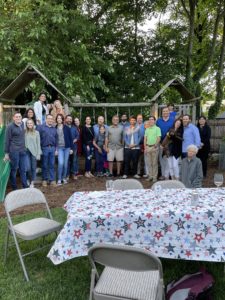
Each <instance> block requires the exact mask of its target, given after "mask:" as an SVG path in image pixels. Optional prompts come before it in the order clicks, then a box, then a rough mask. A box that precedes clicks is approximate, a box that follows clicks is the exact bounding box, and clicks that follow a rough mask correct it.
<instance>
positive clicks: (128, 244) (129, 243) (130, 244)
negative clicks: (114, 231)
mask: <svg viewBox="0 0 225 300" xmlns="http://www.w3.org/2000/svg"><path fill="white" fill-rule="evenodd" d="M125 245H127V246H133V245H134V244H133V243H131V241H130V240H129V242H128V243H125Z"/></svg>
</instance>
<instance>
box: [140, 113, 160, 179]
mask: <svg viewBox="0 0 225 300" xmlns="http://www.w3.org/2000/svg"><path fill="white" fill-rule="evenodd" d="M155 121H156V119H155V117H154V116H150V117H149V127H148V128H147V129H146V130H145V137H144V149H145V153H146V163H147V169H148V172H149V173H148V179H147V180H149V181H151V180H152V181H153V182H156V181H157V176H158V156H159V142H160V139H161V130H160V128H159V127H158V126H156V125H155Z"/></svg>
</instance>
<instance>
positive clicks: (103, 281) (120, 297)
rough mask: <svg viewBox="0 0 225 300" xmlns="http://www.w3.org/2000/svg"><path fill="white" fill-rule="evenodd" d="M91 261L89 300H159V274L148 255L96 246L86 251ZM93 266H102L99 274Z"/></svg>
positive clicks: (126, 248) (156, 263) (132, 249)
mask: <svg viewBox="0 0 225 300" xmlns="http://www.w3.org/2000/svg"><path fill="white" fill-rule="evenodd" d="M88 256H89V259H90V262H91V266H92V271H91V286H90V298H89V300H93V299H94V300H128V299H135V300H153V299H154V300H162V299H165V296H164V284H163V271H162V265H161V262H160V260H159V259H158V258H157V257H156V256H155V255H153V254H151V253H150V252H148V251H146V250H144V249H140V248H135V247H131V246H122V245H110V244H96V245H95V246H93V247H92V248H90V249H89V251H88ZM96 263H97V264H100V265H103V266H104V270H103V271H102V273H101V275H99V273H98V271H97V268H96Z"/></svg>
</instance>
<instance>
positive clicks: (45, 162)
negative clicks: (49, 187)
mask: <svg viewBox="0 0 225 300" xmlns="http://www.w3.org/2000/svg"><path fill="white" fill-rule="evenodd" d="M48 172H49V180H50V181H54V180H55V147H43V148H42V179H43V180H46V181H47V180H48Z"/></svg>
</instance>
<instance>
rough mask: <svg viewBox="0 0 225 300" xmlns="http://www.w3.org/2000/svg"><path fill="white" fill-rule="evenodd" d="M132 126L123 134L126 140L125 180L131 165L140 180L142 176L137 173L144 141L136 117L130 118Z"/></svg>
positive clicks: (135, 176) (135, 175)
mask: <svg viewBox="0 0 225 300" xmlns="http://www.w3.org/2000/svg"><path fill="white" fill-rule="evenodd" d="M129 121H130V126H129V127H126V128H125V130H124V132H123V139H124V144H125V147H124V175H123V179H126V178H127V176H128V175H129V169H130V163H131V162H132V166H133V175H134V178H136V179H139V178H140V176H139V175H138V173H137V165H138V158H139V153H140V141H141V139H142V135H141V131H140V127H139V126H135V125H136V119H135V117H134V116H131V117H130V118H129Z"/></svg>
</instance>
